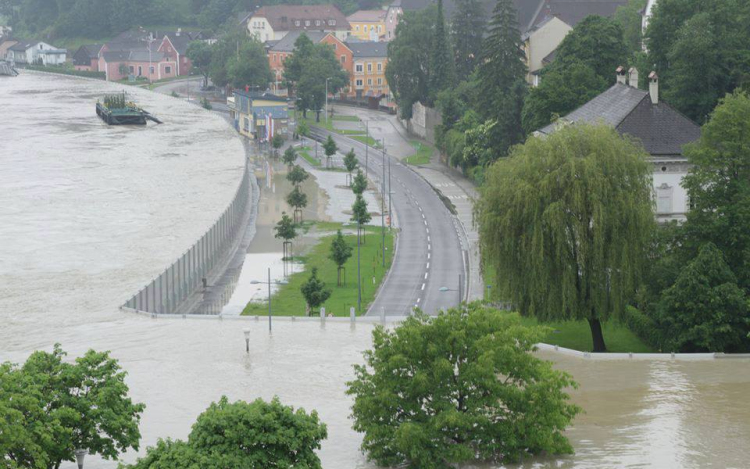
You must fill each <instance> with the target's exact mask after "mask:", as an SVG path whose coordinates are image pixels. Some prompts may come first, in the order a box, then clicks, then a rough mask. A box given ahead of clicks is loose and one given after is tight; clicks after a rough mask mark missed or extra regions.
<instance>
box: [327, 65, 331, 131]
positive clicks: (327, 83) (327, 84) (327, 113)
mask: <svg viewBox="0 0 750 469" xmlns="http://www.w3.org/2000/svg"><path fill="white" fill-rule="evenodd" d="M331 78H332V77H328V78H326V125H328V80H330V79H331Z"/></svg>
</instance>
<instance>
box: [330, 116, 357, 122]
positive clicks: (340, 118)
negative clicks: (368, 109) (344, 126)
mask: <svg viewBox="0 0 750 469" xmlns="http://www.w3.org/2000/svg"><path fill="white" fill-rule="evenodd" d="M333 120H335V121H344V122H360V118H359V117H357V116H338V115H337V116H333Z"/></svg>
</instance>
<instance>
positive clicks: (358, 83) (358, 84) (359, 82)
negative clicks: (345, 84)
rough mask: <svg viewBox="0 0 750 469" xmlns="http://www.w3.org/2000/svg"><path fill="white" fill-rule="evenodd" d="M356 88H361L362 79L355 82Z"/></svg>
mask: <svg viewBox="0 0 750 469" xmlns="http://www.w3.org/2000/svg"><path fill="white" fill-rule="evenodd" d="M357 86H362V79H361V78H360V79H358V80H357Z"/></svg>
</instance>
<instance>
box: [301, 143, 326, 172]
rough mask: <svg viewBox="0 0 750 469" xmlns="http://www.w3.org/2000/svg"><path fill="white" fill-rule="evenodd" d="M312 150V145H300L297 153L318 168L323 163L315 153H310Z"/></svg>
mask: <svg viewBox="0 0 750 469" xmlns="http://www.w3.org/2000/svg"><path fill="white" fill-rule="evenodd" d="M311 150H312V149H311V148H310V147H300V148H299V149H298V150H297V154H299V155H300V156H301V157H302V158H304V159H305V161H307V162H308V163H310V164H311V165H313V166H314V167H316V168H317V167H319V166H320V165H321V163H320V160H318V159H316V158H315V157H314V156H313V155H311V154H310V151H311Z"/></svg>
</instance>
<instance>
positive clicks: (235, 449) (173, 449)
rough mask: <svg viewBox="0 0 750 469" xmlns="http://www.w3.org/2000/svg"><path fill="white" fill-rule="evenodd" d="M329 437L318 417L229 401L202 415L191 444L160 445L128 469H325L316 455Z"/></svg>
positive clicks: (258, 402) (286, 408) (260, 403)
mask: <svg viewBox="0 0 750 469" xmlns="http://www.w3.org/2000/svg"><path fill="white" fill-rule="evenodd" d="M327 436H328V432H327V429H326V426H325V424H324V423H322V422H320V420H319V418H318V414H317V412H315V411H312V412H311V413H310V414H307V413H305V411H304V409H297V410H295V409H294V408H293V407H289V406H285V405H283V404H281V403H280V402H279V399H278V397H274V398H273V400H272V401H271V402H265V401H263V400H262V399H256V400H255V401H253V402H250V403H247V402H243V401H237V402H234V403H230V402H229V401H228V399H227V398H226V397H222V398H221V399H220V400H219V402H215V403H212V404H211V405H210V406H209V408H208V409H206V411H205V412H203V413H202V414H201V415H199V416H198V419H197V420H196V422H195V424H194V425H193V429H192V431H191V432H190V435H189V437H188V441H187V442H183V441H179V440H178V441H171V440H159V442H158V443H157V445H156V446H155V447H152V448H149V449H148V451H147V453H146V456H145V457H143V458H141V459H139V460H138V461H137V462H136V463H135V464H133V465H131V466H125V467H124V469H195V468H203V467H246V468H265V467H288V468H303V467H304V468H309V469H321V468H322V466H321V464H320V459H319V458H318V455H317V454H316V453H315V450H319V449H320V442H321V441H322V440H324V439H325V438H326V437H327Z"/></svg>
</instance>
